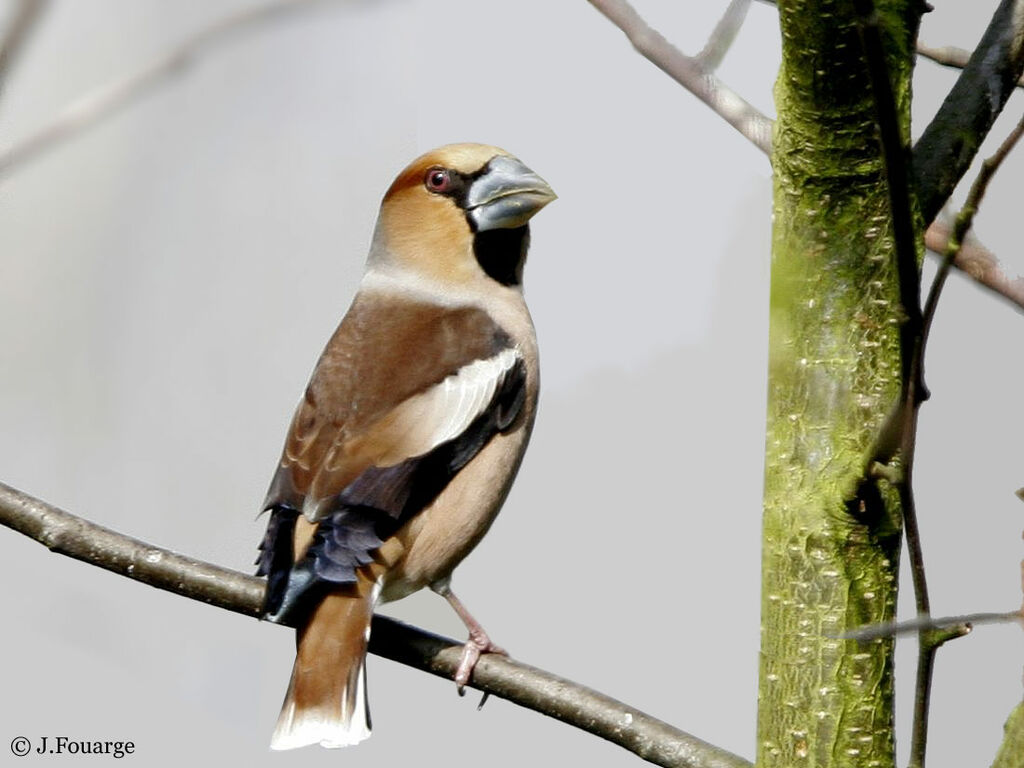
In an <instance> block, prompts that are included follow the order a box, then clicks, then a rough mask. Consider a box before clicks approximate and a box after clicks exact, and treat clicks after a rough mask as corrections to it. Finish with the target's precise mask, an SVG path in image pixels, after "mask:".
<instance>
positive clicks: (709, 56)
mask: <svg viewBox="0 0 1024 768" xmlns="http://www.w3.org/2000/svg"><path fill="white" fill-rule="evenodd" d="M748 10H750V0H732V2H731V3H729V7H728V8H726V9H725V13H724V14H722V18H720V19H719V20H718V23H717V24H716V25H715V28H714V29H713V30H712V31H711V35H710V36H709V37H708V41H707V42H706V43H705V44H704V47H703V48H701V49H700V53H698V54H697V55H696V56H694V57H693V58H694V59H696V60H697V63H698V64H700V65H701V66H702V67H704V69H706V70H707V71H708V72H714V71H715V70H716V69H718V66H719V65H720V64H721V63H722V59H724V58H725V54H726V53H728V52H729V48H730V47H731V46H732V43H733V40H735V39H736V35H737V34H738V33H739V31H740V27H742V26H743V22H744V21H745V20H746V18H747V11H748Z"/></svg>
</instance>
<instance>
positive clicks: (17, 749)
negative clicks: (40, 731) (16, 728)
mask: <svg viewBox="0 0 1024 768" xmlns="http://www.w3.org/2000/svg"><path fill="white" fill-rule="evenodd" d="M31 748H32V742H30V741H29V740H28V739H26V738H25V737H24V736H15V737H14V738H13V739H11V752H13V753H14V754H16V755H17V756H18V757H24V756H25V755H27V754H28V751H29V750H30V749H31Z"/></svg>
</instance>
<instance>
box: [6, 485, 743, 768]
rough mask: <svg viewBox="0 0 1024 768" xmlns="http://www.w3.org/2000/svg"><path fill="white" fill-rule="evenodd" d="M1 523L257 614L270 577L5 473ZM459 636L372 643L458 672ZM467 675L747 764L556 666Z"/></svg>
mask: <svg viewBox="0 0 1024 768" xmlns="http://www.w3.org/2000/svg"><path fill="white" fill-rule="evenodd" d="M0 524H3V525H5V526H7V527H9V528H13V529H14V530H16V531H18V532H20V533H23V534H25V535H26V536H28V537H29V538H31V539H34V540H36V541H38V542H40V543H41V544H43V545H44V546H46V547H48V548H49V549H50V550H51V551H53V552H56V553H58V554H61V555H67V556H68V557H73V558H75V559H76V560H82V561H83V562H86V563H89V564H90V565H95V566H98V567H100V568H105V569H106V570H108V571H113V572H114V573H118V574H121V575H122V576H127V577H129V578H131V579H135V580H136V581H141V582H143V583H144V584H149V585H150V586H153V587H156V588H158V589H164V590H167V591H169V592H175V593H177V594H179V595H183V596H184V597H188V598H190V599H192V600H198V601H200V602H204V603H209V604H210V605H213V606H216V607H218V608H224V609H226V610H229V611H235V612H236V613H241V614H243V615H245V616H253V617H258V616H259V613H260V607H261V606H262V604H263V592H264V589H265V587H266V582H265V581H264V580H262V579H257V578H256V577H255V576H248V575H246V574H243V573H239V572H238V571H232V570H230V569H227V568H222V567H220V566H218V565H213V564H211V563H204V562H202V561H201V560H195V559H194V558H191V557H187V556H185V555H180V554H177V553H175V552H170V551H168V550H165V549H160V548H159V547H154V546H152V545H151V544H146V543H145V542H142V541H139V540H138V539H133V538H130V537H128V536H125V535H124V534H121V533H117V532H116V531H112V530H110V529H108V528H104V527H102V526H99V525H96V524H95V523H91V522H89V521H88V520H83V519H82V518H80V517H76V516H74V515H72V514H69V513H68V512H65V511H63V510H61V509H58V508H57V507H54V506H51V505H49V504H47V503H46V502H44V501H40V500H39V499H36V498H33V497H32V496H29V495H28V494H26V493H22V492H21V491H18V490H16V489H14V488H11V487H10V486H7V485H4V484H3V483H0ZM461 650H462V643H458V642H456V641H454V640H450V639H448V638H446V637H440V636H438V635H434V634H431V633H429V632H424V631H423V630H421V629H417V628H415V627H411V626H409V625H407V624H403V623H402V622H399V621H395V620H394V619H389V618H387V617H384V616H375V617H374V619H373V633H372V636H371V640H370V651H371V652H372V653H375V654H377V655H378V656H383V657H384V658H387V659H391V660H392V661H397V662H399V663H401V664H406V665H408V666H410V667H414V668H416V669H420V670H423V671H425V672H430V673H431V674H433V675H438V676H440V677H445V678H448V679H451V678H452V677H453V676H454V674H455V669H456V668H457V667H458V664H459V658H460V655H461ZM470 685H471V686H472V687H474V688H476V689H478V690H480V691H484V692H485V693H489V694H492V695H494V696H499V697H501V698H503V699H506V700H507V701H511V702H512V703H514V704H518V705H519V706H521V707H526V708H527V709H532V710H534V711H536V712H540V713H541V714H544V715H548V716H549V717H553V718H556V719H557V720H561V721H562V722H565V723H568V724H569V725H572V726H575V727H577V728H580V729H581V730H584V731H587V732H588V733H592V734H594V735H596V736H600V737H601V738H603V739H607V740H608V741H611V742H613V743H615V744H618V745H619V746H621V747H623V748H625V749H628V750H629V751H630V752H633V753H635V754H637V755H639V756H640V757H642V758H643V759H644V760H647V761H648V762H651V763H654V764H655V765H661V766H667V767H669V766H670V767H674V768H750V763H749V762H748V761H746V760H744V759H743V758H742V757H739V756H737V755H734V754H732V753H730V752H727V751H725V750H723V749H719V748H718V747H715V746H713V745H711V744H708V743H707V742H704V741H701V740H700V739H698V738H696V737H695V736H691V735H690V734H688V733H685V732H683V731H680V730H678V729H677V728H674V727H672V726H671V725H668V724H667V723H665V722H663V721H661V720H658V719H656V718H654V717H651V716H650V715H647V714H644V713H643V712H640V711H639V710H636V709H634V708H633V707H631V706H628V705H627V704H624V703H623V702H621V701H617V700H615V699H613V698H611V697H609V696H605V695H604V694H601V693H598V692H597V691H593V690H591V689H589V688H586V687H584V686H582V685H578V684H577V683H574V682H572V681H570V680H566V679H564V678H561V677H557V676H556V675H553V674H551V673H549V672H545V671H543V670H540V669H537V668H536V667H531V666H528V665H526V664H522V663H520V662H518V661H514V660H513V659H509V658H505V657H502V656H495V655H493V654H488V655H485V656H483V657H482V658H481V660H480V663H479V664H478V665H477V667H476V669H475V670H474V672H473V679H472V680H471V681H470Z"/></svg>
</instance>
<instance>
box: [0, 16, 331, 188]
mask: <svg viewBox="0 0 1024 768" xmlns="http://www.w3.org/2000/svg"><path fill="white" fill-rule="evenodd" d="M317 2H323V0H272V1H271V2H266V3H264V4H263V5H258V6H255V7H252V8H247V9H245V10H243V11H238V12H235V13H232V14H230V15H228V16H225V17H224V18H222V19H219V20H218V21H216V22H214V23H213V24H211V25H210V26H208V27H206V28H204V29H202V30H200V31H198V32H196V33H195V34H193V35H191V36H190V37H188V38H187V39H185V40H184V41H183V42H181V43H179V44H178V45H177V46H176V47H174V48H173V49H172V50H170V51H169V52H167V53H165V54H163V55H162V56H160V57H159V58H157V59H156V60H154V61H153V62H151V63H150V64H149V65H148V66H147V67H144V68H143V69H141V70H139V71H138V72H135V73H133V74H131V75H128V76H127V77H123V78H121V79H120V80H118V81H116V82H113V83H110V84H108V85H105V86H103V87H101V88H97V89H96V90H94V91H92V92H91V93H87V94H86V95H85V96H82V97H80V98H78V99H76V100H75V101H73V102H71V103H70V104H69V105H68V106H66V107H65V108H64V110H63V111H62V112H61V113H60V114H59V115H57V117H55V118H54V119H53V120H51V121H50V122H49V123H47V124H46V125H44V126H43V127H42V128H40V129H39V130H37V131H36V132H35V133H33V134H31V135H29V136H26V137H25V138H23V139H21V140H20V141H17V142H15V143H14V144H12V145H11V146H9V147H7V148H6V149H4V150H0V180H2V179H3V178H5V177H7V176H10V174H11V173H12V172H13V171H14V170H16V169H17V168H18V167H19V166H22V165H24V164H25V163H27V162H29V161H31V160H34V159H35V158H36V157H38V156H39V155H40V154H42V153H43V152H45V151H46V150H48V149H50V148H51V147H53V146H54V145H56V144H59V143H60V142H62V141H66V140H67V139H69V138H71V137H73V136H75V135H77V134H79V133H81V132H82V131H84V130H86V129H87V128H91V127H92V126H94V125H96V124H97V123H99V122H101V121H102V120H105V119H106V118H108V117H110V116H111V115H113V114H115V113H117V112H119V111H120V110H122V109H124V108H125V107H127V106H128V105H130V104H132V103H133V102H135V101H137V100H138V99H139V98H141V97H142V96H144V95H146V94H147V93H149V92H150V91H152V90H153V89H154V88H155V87H156V86H158V85H160V84H162V83H164V82H166V81H168V80H170V79H171V78H173V77H175V76H176V75H178V74H180V73H181V72H182V71H184V70H185V68H186V67H187V66H188V65H189V64H191V63H192V61H193V59H195V58H196V57H197V56H199V55H200V54H202V53H204V52H206V50H208V49H209V48H211V47H213V46H215V45H217V44H219V43H222V42H224V41H225V40H227V39H229V38H230V37H231V36H232V35H234V34H236V33H238V32H241V31H242V30H244V29H247V28H249V27H254V26H257V25H259V24H262V23H264V22H267V21H271V20H273V19H276V18H278V17H279V16H280V15H282V14H284V13H288V12H291V11H295V10H298V9H300V8H308V7H311V6H312V5H314V4H316V3H317Z"/></svg>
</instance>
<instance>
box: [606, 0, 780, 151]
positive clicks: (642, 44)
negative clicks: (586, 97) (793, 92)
mask: <svg viewBox="0 0 1024 768" xmlns="http://www.w3.org/2000/svg"><path fill="white" fill-rule="evenodd" d="M588 1H589V2H590V4H591V5H592V6H594V7H595V8H597V10H599V11H600V12H601V13H603V14H604V15H605V16H606V17H607V18H608V20H609V21H611V22H612V24H614V25H615V26H617V27H618V28H619V29H620V30H622V31H623V32H624V33H625V35H626V37H627V38H628V39H629V42H631V43H632V44H633V47H634V48H636V50H637V51H638V52H639V53H640V54H641V55H642V56H644V57H645V58H646V59H647V60H648V61H650V62H651V63H652V64H654V65H655V66H656V67H658V69H660V70H661V71H662V72H664V73H665V74H667V75H668V76H669V77H671V78H672V79H673V80H675V81H676V82H677V83H679V84H680V85H681V86H683V87H684V88H686V90H688V91H689V92H690V93H692V94H693V95H694V96H696V97H697V98H698V99H700V100H701V101H703V102H704V103H705V104H707V105H708V106H709V107H711V109H712V110H713V111H714V112H715V113H717V114H718V115H720V116H721V117H723V118H725V121H726V122H727V123H729V125H731V126H732V127H733V128H735V129H736V130H737V131H739V132H740V133H741V134H743V135H744V136H745V137H746V138H748V139H749V140H750V141H751V142H753V144H754V145H755V146H756V147H758V148H759V149H760V150H761V151H762V152H764V153H766V154H767V153H768V152H770V151H771V136H772V121H771V120H770V119H769V118H767V117H765V116H764V115H762V114H761V113H760V112H759V111H758V110H757V109H755V108H754V107H752V106H751V105H750V104H748V103H747V102H746V101H744V100H743V99H742V98H741V97H740V96H739V95H738V94H736V93H735V92H734V91H732V90H730V89H729V88H728V87H727V86H726V85H725V84H724V83H722V81H720V80H719V79H718V78H717V77H715V76H714V75H713V74H711V72H709V71H708V70H707V69H705V68H704V67H703V66H701V63H700V62H699V61H698V60H697V59H696V58H695V57H693V56H687V55H686V54H685V53H683V52H682V51H680V50H679V49H678V48H676V47H675V46H674V45H672V43H670V42H669V41H668V40H666V39H665V38H664V37H663V36H662V35H661V33H660V32H658V31H657V30H655V29H653V28H651V27H650V26H648V24H647V22H645V21H644V20H643V18H641V16H640V14H638V13H637V12H636V10H635V9H634V8H633V6H631V5H630V4H629V3H628V2H626V0H588Z"/></svg>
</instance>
